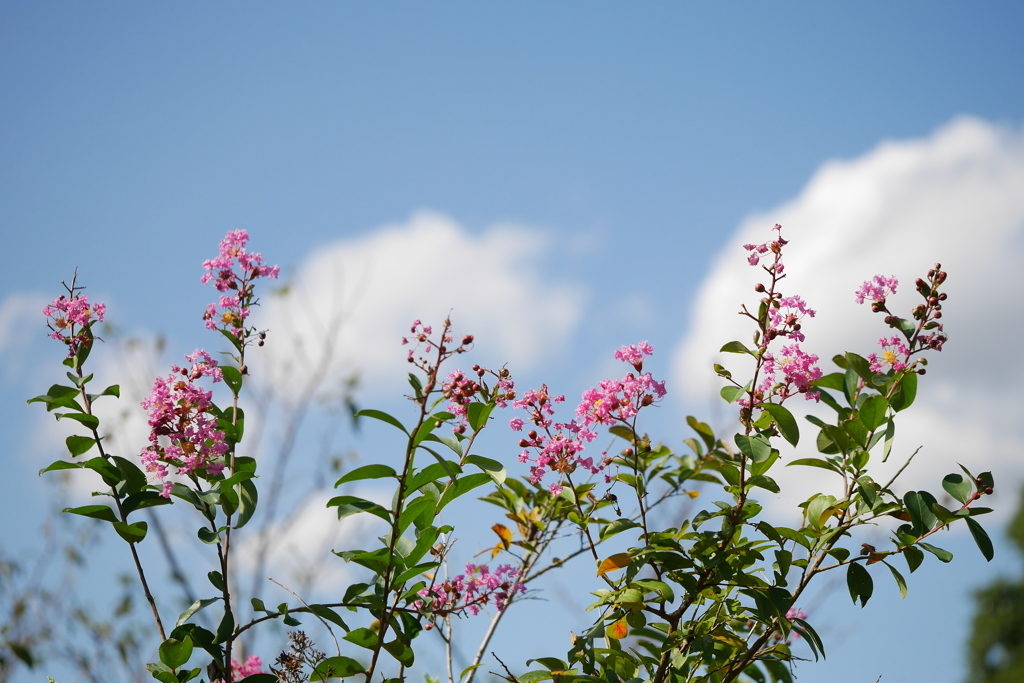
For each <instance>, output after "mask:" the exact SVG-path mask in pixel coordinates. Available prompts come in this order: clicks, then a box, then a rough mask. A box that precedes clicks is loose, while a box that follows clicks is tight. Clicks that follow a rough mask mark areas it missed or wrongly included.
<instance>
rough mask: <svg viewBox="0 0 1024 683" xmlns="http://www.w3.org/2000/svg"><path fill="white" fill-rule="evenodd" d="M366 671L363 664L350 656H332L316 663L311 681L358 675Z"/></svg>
mask: <svg viewBox="0 0 1024 683" xmlns="http://www.w3.org/2000/svg"><path fill="white" fill-rule="evenodd" d="M364 671H365V668H364V667H363V665H362V664H360V663H359V662H357V661H356V660H354V659H351V658H349V657H330V658H328V659H325V660H324V661H322V662H320V663H319V664H317V665H316V668H315V669H313V675H312V676H310V678H309V680H310V681H326V680H328V679H330V678H346V677H349V676H357V675H359V674H361V673H363V672H364Z"/></svg>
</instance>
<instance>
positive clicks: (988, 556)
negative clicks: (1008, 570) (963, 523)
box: [940, 517, 995, 562]
mask: <svg viewBox="0 0 1024 683" xmlns="http://www.w3.org/2000/svg"><path fill="white" fill-rule="evenodd" d="M965 519H966V520H967V528H968V529H970V530H971V536H974V542H975V543H977V544H978V550H980V551H981V554H982V555H984V556H985V560H987V561H988V562H991V561H992V558H993V557H995V551H994V550H993V548H992V539H990V538H989V537H988V534H987V533H985V530H984V529H983V528H981V525H980V524H978V523H977V522H975V521H974V520H973V519H971V518H970V517H966V518H965ZM940 559H941V558H940Z"/></svg>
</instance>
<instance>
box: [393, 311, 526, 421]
mask: <svg viewBox="0 0 1024 683" xmlns="http://www.w3.org/2000/svg"><path fill="white" fill-rule="evenodd" d="M409 331H410V334H411V336H409V337H403V338H402V344H403V345H409V344H412V345H413V347H412V348H411V349H409V355H408V358H407V360H408V361H409V362H410V363H412V364H413V365H415V366H416V367H417V368H419V369H420V370H422V371H423V373H424V374H425V375H426V383H425V385H424V386H423V387H422V390H421V394H420V395H418V396H417V397H414V398H415V400H426V399H427V397H428V396H430V394H431V393H432V392H434V391H435V390H438V389H439V390H440V392H441V394H442V396H444V398H446V399H448V412H450V413H451V414H452V415H455V416H456V418H458V420H457V422H456V424H455V426H454V427H453V428H452V431H453V432H454V433H455V434H456V435H462V434H465V433H466V430H467V428H468V426H467V420H468V409H469V406H470V405H472V404H473V403H474V402H476V401H483V402H487V401H492V400H493V401H494V402H495V404H496V405H498V406H499V407H501V408H504V407H506V406H507V405H508V401H512V400H514V399H515V397H516V392H515V383H514V382H513V381H512V374H511V373H510V372H509V371H508V370H507V369H506V368H502V369H501V370H498V371H497V372H495V371H494V370H488V369H487V368H484V367H481V366H480V365H477V364H474V365H473V367H472V374H470V373H466V372H463V371H462V370H454V371H452V372H449V373H448V376H447V377H446V378H445V379H444V380H443V381H440V382H439V380H438V373H439V371H440V368H441V365H442V364H443V363H444V362H445V361H447V360H449V359H450V358H452V357H453V356H456V355H458V354H462V353H466V352H467V351H469V350H470V349H471V348H472V346H473V335H471V334H466V335H463V336H462V338H461V340H460V341H459V343H458V345H457V346H456V345H455V339H456V338H455V336H454V335H453V334H452V333H451V320H450V319H446V320H445V321H444V327H443V328H442V330H441V338H440V340H439V341H435V340H434V339H432V335H433V331H434V330H433V328H432V327H430V326H429V325H423V323H422V322H420V321H419V320H415V321H413V323H412V326H411V327H410V328H409ZM487 375H491V376H492V377H493V378H494V385H493V387H492V386H490V385H488V383H487V382H486V381H484V377H485V376H487ZM474 376H475V378H474ZM438 384H440V387H438Z"/></svg>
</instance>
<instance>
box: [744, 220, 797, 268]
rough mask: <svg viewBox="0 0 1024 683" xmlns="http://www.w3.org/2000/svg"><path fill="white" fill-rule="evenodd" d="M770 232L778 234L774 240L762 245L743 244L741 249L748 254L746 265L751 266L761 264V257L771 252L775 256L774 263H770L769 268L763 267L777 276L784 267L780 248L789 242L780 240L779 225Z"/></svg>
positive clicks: (780, 230) (780, 229)
mask: <svg viewBox="0 0 1024 683" xmlns="http://www.w3.org/2000/svg"><path fill="white" fill-rule="evenodd" d="M772 230H775V231H776V232H777V233H778V236H777V238H776V239H774V240H769V241H767V242H765V243H764V244H744V245H743V248H744V249H746V250H747V251H749V252H750V254H748V255H747V263H749V264H750V265H752V266H756V265H758V264H759V263H760V262H761V257H762V256H764V255H765V254H767V253H768V252H772V253H773V254H775V261H774V263H772V265H771V266H764V267H765V269H766V270H771V271H772V272H774V273H775V274H776V275H779V274H781V273H782V271H783V270H784V269H785V266H783V265H782V259H781V258H780V256H781V254H782V247H784V246H785V245H786V244H788V243H789V242H788V241H786V240H784V239H782V226H781V225H779V224H778V223H776V224H775V227H774V228H772Z"/></svg>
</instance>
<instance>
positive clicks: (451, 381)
mask: <svg viewBox="0 0 1024 683" xmlns="http://www.w3.org/2000/svg"><path fill="white" fill-rule="evenodd" d="M473 373H474V374H475V375H476V377H477V379H476V380H473V379H471V378H470V377H469V376H467V375H466V374H465V373H463V372H462V370H455V371H454V372H449V373H448V377H447V379H446V380H445V381H444V382H443V383H442V384H441V390H442V392H443V393H444V396H445V398H447V399H448V412H450V413H451V414H452V415H455V416H456V417H457V418H459V420H458V423H457V424H456V425H455V427H453V428H452V431H454V432H455V433H456V434H462V433H464V432H465V431H466V421H467V420H468V419H469V415H468V413H467V410H468V409H469V405H470V404H471V403H472V402H473V398H474V397H475V396H476V395H477V394H480V393H484V392H486V387H485V386H484V385H481V384H480V380H482V379H483V377H484V375H485V374H487V370H486V369H485V368H482V367H480V366H479V365H474V366H473ZM496 374H497V378H498V384H497V387H496V389H497V391H496V392H495V394H494V397H495V401H494V402H495V404H496V405H497V406H498V407H499V408H505V407H506V406H508V401H510V400H512V399H514V398H515V395H516V394H515V382H513V381H512V376H511V374H509V373H508V371H506V370H503V371H501V372H499V373H496Z"/></svg>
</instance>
